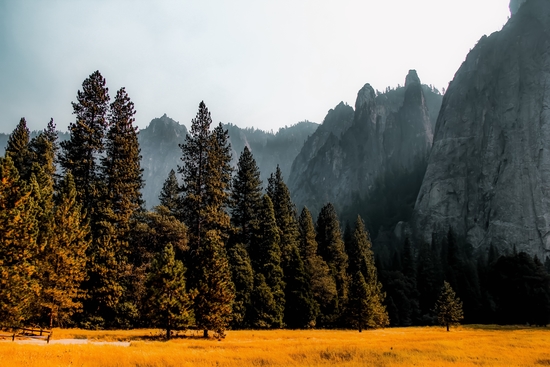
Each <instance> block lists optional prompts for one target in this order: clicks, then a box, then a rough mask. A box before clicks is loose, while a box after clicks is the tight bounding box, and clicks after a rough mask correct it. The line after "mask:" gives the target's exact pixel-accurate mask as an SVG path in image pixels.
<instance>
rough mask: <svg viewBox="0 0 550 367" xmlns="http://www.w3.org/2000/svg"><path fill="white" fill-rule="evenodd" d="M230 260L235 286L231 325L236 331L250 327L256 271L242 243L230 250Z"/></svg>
mask: <svg viewBox="0 0 550 367" xmlns="http://www.w3.org/2000/svg"><path fill="white" fill-rule="evenodd" d="M228 260H229V266H230V268H231V274H232V279H233V284H234V285H235V301H234V302H233V313H232V314H233V317H232V320H231V325H232V326H233V328H234V329H242V328H245V327H248V326H250V316H251V309H252V291H253V289H254V271H253V270H252V263H251V261H250V256H249V255H248V252H247V251H246V249H245V248H244V246H243V245H242V244H240V243H237V244H234V245H233V246H231V247H230V248H229V250H228Z"/></svg>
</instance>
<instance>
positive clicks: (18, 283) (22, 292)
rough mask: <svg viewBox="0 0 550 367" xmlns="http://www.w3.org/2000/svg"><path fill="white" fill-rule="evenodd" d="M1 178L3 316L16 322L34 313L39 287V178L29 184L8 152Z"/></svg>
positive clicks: (0, 307)
mask: <svg viewBox="0 0 550 367" xmlns="http://www.w3.org/2000/svg"><path fill="white" fill-rule="evenodd" d="M0 180H1V182H2V184H1V185H0V285H1V286H0V320H2V321H1V322H2V323H3V324H4V325H5V326H13V325H19V324H21V323H23V322H24V321H25V320H27V319H28V318H29V317H30V316H31V306H32V305H33V303H34V301H35V299H36V297H37V295H38V293H39V288H40V287H39V284H38V283H37V282H36V278H35V274H36V267H35V257H36V256H37V254H38V245H37V242H36V238H37V234H38V223H37V220H36V213H37V211H38V208H37V205H36V203H35V202H34V199H33V192H32V187H33V186H36V182H31V183H30V186H29V185H26V184H25V182H24V181H23V180H21V179H20V178H19V174H18V172H17V169H16V168H15V166H14V164H13V161H12V159H11V158H10V156H9V155H8V156H7V157H6V158H0Z"/></svg>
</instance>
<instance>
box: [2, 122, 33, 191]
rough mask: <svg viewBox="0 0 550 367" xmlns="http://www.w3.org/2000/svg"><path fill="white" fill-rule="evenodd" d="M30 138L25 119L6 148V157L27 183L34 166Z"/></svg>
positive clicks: (18, 125) (12, 135)
mask: <svg viewBox="0 0 550 367" xmlns="http://www.w3.org/2000/svg"><path fill="white" fill-rule="evenodd" d="M29 137H30V131H29V129H28V128H27V121H26V120H25V118H24V117H23V118H21V120H20V121H19V124H17V127H16V128H15V130H13V132H12V133H11V135H10V137H9V138H8V145H7V146H6V153H5V156H6V157H10V158H11V159H12V161H13V165H14V167H15V169H17V172H18V173H19V177H20V178H21V179H22V180H25V181H28V180H29V178H30V174H31V172H30V171H31V165H32V163H31V155H30V151H29Z"/></svg>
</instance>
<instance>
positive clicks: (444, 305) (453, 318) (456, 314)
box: [435, 282, 464, 331]
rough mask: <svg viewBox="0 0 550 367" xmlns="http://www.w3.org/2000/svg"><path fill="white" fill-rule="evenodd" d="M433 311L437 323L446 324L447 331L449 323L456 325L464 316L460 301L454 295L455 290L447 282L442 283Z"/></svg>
mask: <svg viewBox="0 0 550 367" xmlns="http://www.w3.org/2000/svg"><path fill="white" fill-rule="evenodd" d="M435 312H436V314H437V319H438V321H439V324H441V325H444V326H446V327H447V331H449V327H450V326H451V325H458V324H459V323H460V321H461V320H462V319H463V318H464V313H463V311H462V301H461V300H460V298H458V297H457V296H456V294H455V291H454V290H453V288H451V285H450V284H449V283H447V282H444V283H443V287H442V288H441V294H440V295H439V299H438V300H437V303H436V304H435Z"/></svg>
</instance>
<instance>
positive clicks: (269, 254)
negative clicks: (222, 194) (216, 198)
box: [249, 195, 285, 328]
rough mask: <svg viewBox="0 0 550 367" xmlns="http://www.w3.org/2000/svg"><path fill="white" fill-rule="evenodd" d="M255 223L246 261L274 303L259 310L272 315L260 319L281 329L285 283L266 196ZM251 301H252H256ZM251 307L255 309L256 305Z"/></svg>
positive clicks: (271, 205) (273, 219)
mask: <svg viewBox="0 0 550 367" xmlns="http://www.w3.org/2000/svg"><path fill="white" fill-rule="evenodd" d="M258 223H259V224H258V227H257V228H256V229H255V231H254V233H253V237H252V241H251V245H250V250H249V252H250V259H251V262H252V267H253V269H254V272H255V274H262V275H263V276H264V279H265V283H266V284H267V286H268V287H269V288H270V291H271V297H273V299H274V302H275V307H267V308H265V309H263V310H264V311H266V310H271V311H273V312H274V314H273V315H270V316H269V317H267V318H265V317H264V318H263V319H265V320H268V319H269V320H272V324H271V325H269V327H272V328H281V327H283V315H284V309H285V294H284V288H285V282H284V280H283V269H282V267H281V247H280V245H279V241H280V236H279V228H277V223H276V221H275V214H274V211H273V204H272V202H271V199H270V198H269V196H268V195H264V196H263V198H262V206H261V208H260V212H259V214H258ZM253 301H254V302H256V300H253ZM255 305H256V306H255V307H256V308H257V307H258V304H257V302H256V303H255ZM266 312H267V311H266Z"/></svg>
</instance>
